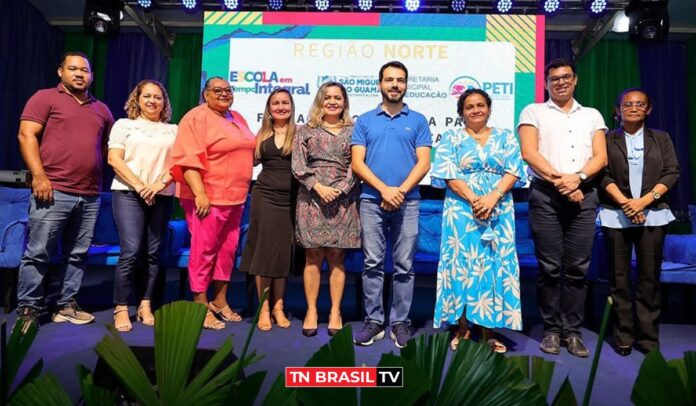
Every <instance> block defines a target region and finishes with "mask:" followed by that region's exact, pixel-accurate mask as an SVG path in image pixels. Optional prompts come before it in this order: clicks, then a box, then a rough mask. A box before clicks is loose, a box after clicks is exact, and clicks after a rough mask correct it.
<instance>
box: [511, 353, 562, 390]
mask: <svg viewBox="0 0 696 406" xmlns="http://www.w3.org/2000/svg"><path fill="white" fill-rule="evenodd" d="M507 360H508V361H509V362H511V363H512V364H513V365H515V366H517V367H518V368H519V369H520V371H522V375H523V376H524V378H525V379H526V380H528V381H530V382H533V383H535V384H537V385H539V389H540V390H541V393H542V394H543V395H544V396H545V397H547V396H548V395H549V388H550V387H551V380H552V379H553V370H554V368H555V367H556V363H555V362H553V361H547V360H545V359H544V358H543V357H539V356H536V355H534V356H529V355H514V356H511V357H507Z"/></svg>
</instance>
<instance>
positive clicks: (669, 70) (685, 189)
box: [638, 41, 696, 219]
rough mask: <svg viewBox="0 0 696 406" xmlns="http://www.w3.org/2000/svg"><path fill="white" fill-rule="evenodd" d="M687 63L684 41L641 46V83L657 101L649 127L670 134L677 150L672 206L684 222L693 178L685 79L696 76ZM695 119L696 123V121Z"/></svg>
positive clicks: (671, 194)
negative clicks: (677, 176)
mask: <svg viewBox="0 0 696 406" xmlns="http://www.w3.org/2000/svg"><path fill="white" fill-rule="evenodd" d="M686 59H687V46H686V43H685V42H682V41H666V42H661V43H655V44H639V45H638V63H639V65H638V66H640V79H641V83H642V84H643V87H644V88H645V90H646V91H647V92H648V93H649V94H650V96H651V97H652V99H653V111H652V114H651V115H650V117H649V119H648V123H647V124H648V126H650V127H653V128H659V129H661V130H665V131H667V132H668V133H669V134H670V135H671V136H672V141H673V143H674V147H675V149H676V150H677V159H678V160H679V165H680V169H681V170H680V172H679V174H680V178H679V183H678V184H677V186H676V188H675V189H674V190H672V191H671V193H670V199H671V200H670V203H671V205H672V207H673V208H674V210H675V211H678V212H679V213H678V214H680V217H681V218H682V219H683V218H685V216H687V215H688V214H687V213H688V211H687V205H688V204H689V202H690V201H691V176H692V173H691V164H690V162H689V142H690V141H689V138H690V137H689V125H688V124H689V122H688V120H689V117H688V111H687V93H686V85H685V79H686V77H687V75H693V71H692V70H691V69H688V67H687V62H686ZM687 69H688V71H687ZM692 69H693V67H692ZM688 72H692V73H688ZM691 119H692V120H696V117H692V118H691ZM691 142H696V141H691Z"/></svg>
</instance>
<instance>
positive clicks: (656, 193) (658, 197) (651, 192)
mask: <svg viewBox="0 0 696 406" xmlns="http://www.w3.org/2000/svg"><path fill="white" fill-rule="evenodd" d="M650 194H651V195H652V197H653V199H655V200H660V198H661V197H662V195H661V194H659V193H658V192H656V191H654V190H651V191H650Z"/></svg>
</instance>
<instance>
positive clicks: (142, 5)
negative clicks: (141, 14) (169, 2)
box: [138, 0, 152, 8]
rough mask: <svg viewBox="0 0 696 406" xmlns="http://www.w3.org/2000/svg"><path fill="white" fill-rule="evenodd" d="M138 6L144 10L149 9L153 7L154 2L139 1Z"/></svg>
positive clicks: (149, 0) (150, 0) (148, 0)
mask: <svg viewBox="0 0 696 406" xmlns="http://www.w3.org/2000/svg"><path fill="white" fill-rule="evenodd" d="M138 5H139V6H140V7H142V8H148V7H150V6H152V0H138Z"/></svg>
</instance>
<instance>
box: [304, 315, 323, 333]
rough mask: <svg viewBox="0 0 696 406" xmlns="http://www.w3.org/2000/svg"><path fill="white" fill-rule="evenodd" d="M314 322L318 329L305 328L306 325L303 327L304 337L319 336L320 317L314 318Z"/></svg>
mask: <svg viewBox="0 0 696 406" xmlns="http://www.w3.org/2000/svg"><path fill="white" fill-rule="evenodd" d="M305 320H306V317H305ZM314 322H315V324H316V326H317V327H314V328H304V325H303V326H302V335H303V336H305V337H314V336H315V335H317V330H318V327H319V316H317V317H315V318H314Z"/></svg>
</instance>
